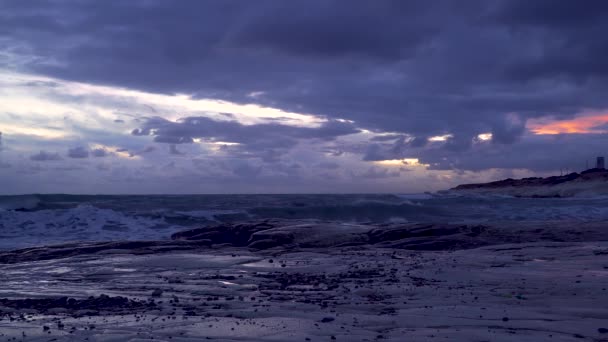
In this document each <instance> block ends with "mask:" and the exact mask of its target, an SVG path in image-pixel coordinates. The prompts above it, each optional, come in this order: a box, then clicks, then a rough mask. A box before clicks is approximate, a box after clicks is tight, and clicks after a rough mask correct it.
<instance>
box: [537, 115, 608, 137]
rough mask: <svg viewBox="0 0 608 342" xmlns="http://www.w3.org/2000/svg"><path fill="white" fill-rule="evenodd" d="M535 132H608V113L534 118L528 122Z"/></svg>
mask: <svg viewBox="0 0 608 342" xmlns="http://www.w3.org/2000/svg"><path fill="white" fill-rule="evenodd" d="M528 128H529V129H530V131H532V132H533V133H534V134H562V133H607V132H608V114H606V113H593V114H590V115H584V116H580V117H578V118H575V119H572V120H562V121H556V120H555V119H534V120H530V121H529V122H528Z"/></svg>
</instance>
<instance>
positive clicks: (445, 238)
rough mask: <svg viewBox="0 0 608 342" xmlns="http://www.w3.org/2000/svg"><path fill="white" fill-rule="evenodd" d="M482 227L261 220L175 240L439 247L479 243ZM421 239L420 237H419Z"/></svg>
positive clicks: (188, 233) (256, 244)
mask: <svg viewBox="0 0 608 342" xmlns="http://www.w3.org/2000/svg"><path fill="white" fill-rule="evenodd" d="M485 230H486V227H484V226H479V225H476V226H469V225H451V224H414V223H410V224H394V225H381V226H378V225H355V224H344V223H333V222H316V221H309V222H306V221H295V222H293V221H281V220H274V221H271V220H269V221H264V222H262V223H251V224H248V223H241V224H236V225H230V224H222V225H218V226H212V227H204V228H197V229H194V230H190V231H186V232H180V233H177V234H174V235H173V236H172V238H173V239H176V240H187V241H192V240H204V241H206V242H207V243H210V244H211V245H214V244H226V243H228V244H231V245H233V246H235V247H249V248H252V249H258V250H259V249H269V248H273V247H279V246H280V247H283V248H292V247H298V248H326V247H343V246H354V245H363V244H370V245H378V246H384V247H392V248H406V249H429V250H441V249H450V248H456V247H457V248H467V247H469V248H470V247H474V246H479V245H483V243H481V242H479V241H477V242H473V241H472V240H474V238H475V237H477V236H479V235H480V234H481V233H483V232H484V231H485ZM421 238H422V239H421Z"/></svg>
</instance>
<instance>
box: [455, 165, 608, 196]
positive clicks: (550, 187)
mask: <svg viewBox="0 0 608 342" xmlns="http://www.w3.org/2000/svg"><path fill="white" fill-rule="evenodd" d="M449 192H458V193H471V194H496V195H508V196H514V197H540V198H550V197H590V196H599V195H608V170H606V168H605V167H604V158H603V157H598V159H597V164H596V167H595V168H592V169H588V170H585V171H583V172H581V173H577V172H573V173H569V174H567V175H562V176H551V177H546V178H543V177H529V178H522V179H512V178H507V179H503V180H499V181H495V182H490V183H479V184H462V185H458V186H457V187H455V188H452V189H450V190H449Z"/></svg>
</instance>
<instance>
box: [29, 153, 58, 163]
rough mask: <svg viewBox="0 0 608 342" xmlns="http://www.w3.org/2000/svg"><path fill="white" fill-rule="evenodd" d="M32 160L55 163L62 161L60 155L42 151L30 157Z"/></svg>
mask: <svg viewBox="0 0 608 342" xmlns="http://www.w3.org/2000/svg"><path fill="white" fill-rule="evenodd" d="M30 159H31V160H33V161H55V160H61V157H60V156H59V153H52V152H47V151H40V152H38V153H36V154H34V155H32V156H30Z"/></svg>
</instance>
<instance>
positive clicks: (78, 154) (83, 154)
mask: <svg viewBox="0 0 608 342" xmlns="http://www.w3.org/2000/svg"><path fill="white" fill-rule="evenodd" d="M68 157H70V158H75V159H84V158H88V157H89V150H88V149H86V148H84V147H82V146H79V147H74V148H71V149H69V150H68Z"/></svg>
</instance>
